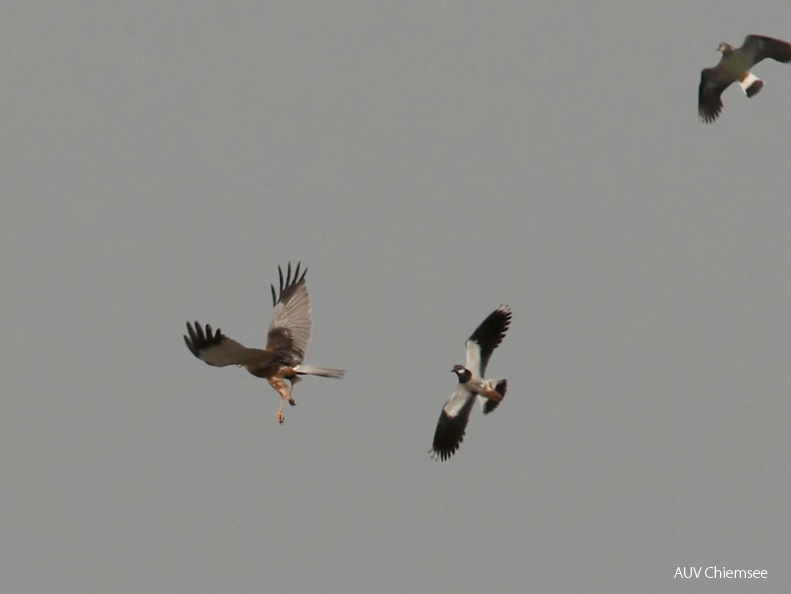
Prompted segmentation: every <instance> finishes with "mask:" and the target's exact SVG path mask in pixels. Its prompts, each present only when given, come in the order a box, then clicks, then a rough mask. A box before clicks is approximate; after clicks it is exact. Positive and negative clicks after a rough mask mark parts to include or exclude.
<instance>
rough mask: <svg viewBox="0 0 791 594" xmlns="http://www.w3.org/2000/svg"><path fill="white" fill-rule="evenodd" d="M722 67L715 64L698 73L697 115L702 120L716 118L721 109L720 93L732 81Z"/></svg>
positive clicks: (708, 121) (710, 120)
mask: <svg viewBox="0 0 791 594" xmlns="http://www.w3.org/2000/svg"><path fill="white" fill-rule="evenodd" d="M733 80H734V79H733V78H732V77H730V76H728V75H727V73H726V72H725V70H724V69H722V68H719V67H717V66H715V67H714V68H705V69H704V70H703V72H701V73H700V88H699V89H698V115H700V117H701V118H702V119H703V121H704V122H706V123H707V124H708V123H711V122H713V121H714V120H716V119H717V116H719V115H720V112H721V111H722V99H721V98H720V95H722V92H723V91H724V90H725V89H727V88H728V85H730V84H731V83H732V82H733Z"/></svg>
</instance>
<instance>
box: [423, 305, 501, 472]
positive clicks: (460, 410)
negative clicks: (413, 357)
mask: <svg viewBox="0 0 791 594" xmlns="http://www.w3.org/2000/svg"><path fill="white" fill-rule="evenodd" d="M510 324H511V308H509V307H508V306H507V305H501V306H500V307H498V308H497V309H495V310H494V311H493V312H492V313H491V314H489V317H487V318H486V319H485V320H484V321H483V322H481V325H480V326H478V327H477V328H476V329H475V332H473V333H472V336H470V337H469V338H468V339H467V342H466V346H467V361H466V363H465V365H455V366H454V367H453V369H451V372H452V373H455V374H456V376H457V377H458V378H459V383H458V385H457V386H456V390H455V391H454V392H453V394H452V395H451V397H450V399H449V400H448V401H447V402H446V403H445V406H443V407H442V412H441V413H440V415H439V422H438V423H437V430H436V431H435V432H434V445H433V446H432V448H431V449H430V450H429V453H431V457H432V458H434V459H439V460H446V459H448V458H450V457H451V456H452V455H453V453H454V452H455V451H456V450H457V449H459V446H460V445H461V442H462V441H463V439H464V431H465V429H466V428H467V421H469V419H470V412H471V411H472V407H473V405H474V404H475V400H476V399H477V400H478V401H479V402H480V404H481V408H482V410H483V414H485V415H486V414H489V413H490V412H492V411H493V410H494V409H495V408H497V405H498V404H500V402H501V401H502V399H503V398H504V397H505V390H506V387H507V383H508V382H507V380H505V379H494V380H492V379H488V380H487V379H484V374H485V373H486V365H487V364H488V363H489V359H490V357H491V356H492V352H493V351H494V349H496V348H497V346H498V345H499V344H500V343H501V342H502V340H503V338H504V337H505V333H506V331H507V330H508V326H509V325H510ZM476 397H477V398H476Z"/></svg>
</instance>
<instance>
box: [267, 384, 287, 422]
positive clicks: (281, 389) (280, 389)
mask: <svg viewBox="0 0 791 594" xmlns="http://www.w3.org/2000/svg"><path fill="white" fill-rule="evenodd" d="M267 379H268V381H269V385H270V386H272V387H273V388H274V389H275V390H277V393H278V394H280V407H279V408H278V409H277V422H278V423H280V424H281V425H282V424H283V421H285V420H286V417H285V416H284V415H283V402H284V401H286V400H288V401H289V402H293V399H292V398H291V390H289V387H288V384H287V383H286V381H285V380H284V379H283V378H281V377H270V378H267Z"/></svg>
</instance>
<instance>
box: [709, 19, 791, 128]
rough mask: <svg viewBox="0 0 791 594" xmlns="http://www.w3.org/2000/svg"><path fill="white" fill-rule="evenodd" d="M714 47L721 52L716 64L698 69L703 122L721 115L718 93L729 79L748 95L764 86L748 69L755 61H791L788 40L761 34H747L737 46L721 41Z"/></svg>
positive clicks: (711, 120) (753, 93)
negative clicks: (738, 46)
mask: <svg viewBox="0 0 791 594" xmlns="http://www.w3.org/2000/svg"><path fill="white" fill-rule="evenodd" d="M717 51H719V52H722V58H720V62H719V64H717V65H716V66H714V67H713V68H705V69H704V70H703V71H702V72H701V73H700V87H699V88H698V114H699V115H700V117H701V119H702V120H703V121H704V122H706V123H710V122H713V121H714V120H716V119H717V116H719V115H720V112H721V111H722V99H721V97H720V96H721V95H722V93H723V91H725V89H727V88H728V87H729V86H730V85H731V83H733V82H738V83H739V86H741V88H742V90H743V91H744V93H745V94H746V95H747V96H748V97H753V96H755V95H756V94H757V93H758V92H759V91H760V90H761V89H762V88H763V86H764V82H763V81H762V80H761V79H760V78H758V77H757V76H755V75H754V74H753V73H752V72H750V68H752V67H753V66H755V65H756V64H757V63H758V62H760V61H761V60H763V59H765V58H771V59H773V60H776V61H777V62H791V44H789V43H787V42H785V41H781V40H780V39H774V38H772V37H763V36H761V35H748V36H747V37H745V38H744V43H743V44H742V46H741V47H740V48H734V47H733V46H731V45H729V44H727V43H720V45H719V46H718V47H717Z"/></svg>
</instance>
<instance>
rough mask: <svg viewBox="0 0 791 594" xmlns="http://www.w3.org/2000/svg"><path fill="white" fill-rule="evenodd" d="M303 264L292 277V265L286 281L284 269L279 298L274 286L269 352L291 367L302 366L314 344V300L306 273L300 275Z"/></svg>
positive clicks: (279, 269)
mask: <svg viewBox="0 0 791 594" xmlns="http://www.w3.org/2000/svg"><path fill="white" fill-rule="evenodd" d="M299 267H300V264H297V267H296V268H295V269H294V274H293V276H292V274H291V264H290V263H289V265H288V271H287V273H286V278H285V279H283V270H282V268H280V266H278V267H277V271H278V273H279V274H280V291H279V294H280V295H279V297H278V295H277V293H276V292H275V287H274V285H272V305H273V306H274V308H275V309H274V311H273V312H272V322H271V323H270V324H269V331H268V334H267V341H266V350H267V351H269V352H271V353H274V354H275V355H277V356H278V357H279V358H281V359H282V360H283V362H285V363H287V364H288V365H298V364H299V363H302V360H303V358H304V357H305V350H306V349H307V348H308V343H309V342H310V298H309V297H308V290H307V288H306V287H305V274H307V272H308V269H307V268H305V270H304V271H303V272H302V275H301V276H300V273H299V272H300V271H299Z"/></svg>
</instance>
